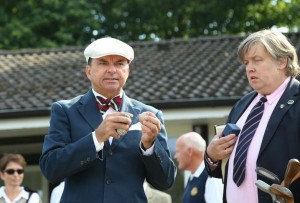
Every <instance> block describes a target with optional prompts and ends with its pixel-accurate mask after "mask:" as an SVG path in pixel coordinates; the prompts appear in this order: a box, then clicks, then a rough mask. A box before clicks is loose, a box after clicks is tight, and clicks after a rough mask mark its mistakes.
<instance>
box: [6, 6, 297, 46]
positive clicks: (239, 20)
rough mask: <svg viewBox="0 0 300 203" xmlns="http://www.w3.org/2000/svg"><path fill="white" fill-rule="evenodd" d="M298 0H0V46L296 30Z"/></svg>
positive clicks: (141, 39) (79, 43)
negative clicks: (283, 29)
mask: <svg viewBox="0 0 300 203" xmlns="http://www.w3.org/2000/svg"><path fill="white" fill-rule="evenodd" d="M298 1H299V0H241V1H237V0H221V1H220V0H151V1H149V0H126V1H124V0H76V1H61V0H23V1H18V0H9V1H1V7H0V14H1V18H0V23H1V26H0V49H20V48H40V47H64V46H76V45H85V44H87V43H88V42H89V41H91V40H93V39H96V38H99V37H103V36H106V35H109V36H113V37H117V38H120V39H122V40H125V41H139V40H140V41H149V40H160V39H172V38H192V37H198V36H200V35H221V34H241V33H247V32H250V31H256V30H258V29H262V28H270V27H272V26H275V25H277V26H285V27H288V28H289V29H290V30H296V31H298V30H299V25H300V20H299V19H300V14H299V12H298V11H299V9H300V3H299V2H298Z"/></svg>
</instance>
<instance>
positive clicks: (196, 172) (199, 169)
mask: <svg viewBox="0 0 300 203" xmlns="http://www.w3.org/2000/svg"><path fill="white" fill-rule="evenodd" d="M204 168H205V165H204V161H202V163H201V164H200V166H199V167H198V168H197V170H196V171H195V173H193V174H191V177H190V178H191V180H192V179H193V177H196V178H199V176H200V175H201V173H202V171H203V170H204Z"/></svg>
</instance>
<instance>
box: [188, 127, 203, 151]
mask: <svg viewBox="0 0 300 203" xmlns="http://www.w3.org/2000/svg"><path fill="white" fill-rule="evenodd" d="M183 137H184V142H185V145H186V146H187V147H188V146H191V147H192V148H193V149H195V150H197V151H199V152H204V151H205V149H206V142H205V140H204V139H203V138H202V137H201V135H199V134H198V133H196V132H189V133H186V134H184V136H183Z"/></svg>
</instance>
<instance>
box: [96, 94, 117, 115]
mask: <svg viewBox="0 0 300 203" xmlns="http://www.w3.org/2000/svg"><path fill="white" fill-rule="evenodd" d="M121 105H122V98H121V97H120V96H116V97H114V98H112V99H104V98H103V97H100V96H97V106H98V109H99V111H100V112H101V113H105V112H106V111H107V109H109V107H112V108H113V109H115V110H116V111H120V110H121Z"/></svg>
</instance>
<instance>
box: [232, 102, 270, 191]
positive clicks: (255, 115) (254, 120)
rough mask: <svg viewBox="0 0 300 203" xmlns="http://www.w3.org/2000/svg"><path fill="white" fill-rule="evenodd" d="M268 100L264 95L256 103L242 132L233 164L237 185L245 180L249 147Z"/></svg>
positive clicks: (234, 178)
mask: <svg viewBox="0 0 300 203" xmlns="http://www.w3.org/2000/svg"><path fill="white" fill-rule="evenodd" d="M266 101H267V98H265V97H262V98H260V100H259V102H257V103H256V104H255V106H254V107H253V108H252V110H251V112H250V114H249V115H248V117H247V120H246V122H245V125H244V127H243V130H242V132H241V134H240V137H239V142H238V145H237V148H236V152H235V157H234V164H233V180H234V182H235V184H236V185H237V186H240V185H241V184H242V182H243V181H244V178H245V166H246V159H247V152H248V148H249V146H250V143H251V140H252V138H253V136H254V134H255V131H256V129H257V127H258V124H259V122H260V120H261V117H262V115H263V111H264V103H265V102H266Z"/></svg>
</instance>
